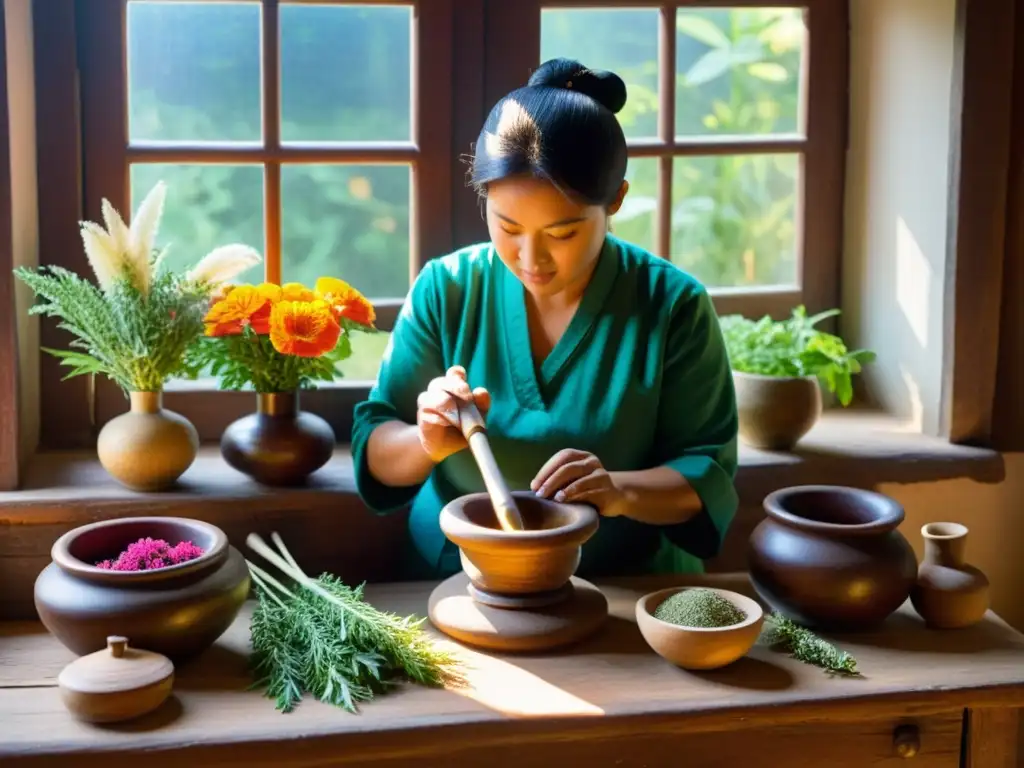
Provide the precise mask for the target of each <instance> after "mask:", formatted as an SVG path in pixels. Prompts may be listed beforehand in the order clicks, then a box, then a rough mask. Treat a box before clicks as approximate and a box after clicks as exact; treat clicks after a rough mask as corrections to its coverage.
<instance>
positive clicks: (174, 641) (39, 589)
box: [35, 517, 250, 661]
mask: <svg viewBox="0 0 1024 768" xmlns="http://www.w3.org/2000/svg"><path fill="white" fill-rule="evenodd" d="M147 536H148V537H152V538H154V539H164V540H166V541H167V542H168V543H169V544H172V545H173V544H178V543H180V542H182V541H192V542H193V543H194V544H196V546H198V547H201V548H202V549H203V550H204V554H203V555H202V556H200V557H198V558H196V559H195V560H191V561H189V562H187V563H182V564H180V565H173V566H169V567H167V568H159V569H155V570H151V571H134V572H129V571H110V570H105V569H103V568H97V567H96V566H95V565H93V563H96V562H99V561H100V560H104V559H107V558H113V557H116V556H117V555H118V554H119V553H120V552H121V551H122V550H124V549H125V547H127V546H128V545H129V544H131V543H132V542H134V541H137V540H138V539H140V538H145V537H147ZM50 554H51V557H52V559H53V562H52V563H50V565H48V566H46V568H44V569H43V571H42V573H40V574H39V576H38V578H37V579H36V583H35V605H36V610H37V611H38V613H39V618H40V620H41V621H42V622H43V624H44V625H45V626H46V628H47V629H48V630H49V631H50V632H51V633H52V634H53V635H54V636H55V637H56V638H57V639H58V640H60V642H61V643H63V644H64V645H65V646H67V648H69V649H70V650H72V651H74V652H75V653H77V654H79V655H85V654H88V653H92V652H94V651H98V650H101V649H102V648H105V647H106V644H107V637H109V636H111V635H120V636H123V637H127V638H128V640H129V642H130V643H131V645H132V647H134V648H139V649H143V650H148V651H154V652H156V653H162V654H164V655H165V656H168V657H170V658H171V659H172V660H178V661H180V660H184V659H187V658H189V657H191V656H194V655H196V654H198V653H200V652H201V651H203V650H205V649H206V648H208V647H209V646H210V645H212V644H213V643H214V642H215V641H216V640H217V638H218V637H220V636H221V635H222V634H223V633H224V631H225V630H226V629H227V628H228V627H229V626H231V623H232V622H233V621H234V620H235V617H236V616H237V615H238V612H239V610H240V609H241V607H242V604H243V603H244V602H245V599H246V597H247V596H248V594H249V583H250V582H249V569H248V568H247V566H246V564H245V560H244V558H243V557H242V555H241V553H240V552H239V551H238V550H237V549H235V548H234V547H232V546H230V545H229V544H228V540H227V537H226V536H225V535H224V532H223V531H221V530H220V529H219V528H217V527H216V526H213V525H210V524H209V523H204V522H201V521H199V520H188V519H185V518H176V517H131V518H122V519H119V520H105V521H103V522H99V523H91V524H89V525H84V526H81V527H80V528H75V529H74V530H72V531H69V532H68V533H66V534H64V535H63V536H61V537H60V538H59V539H57V541H56V542H55V543H54V545H53V548H52V550H51V553H50Z"/></svg>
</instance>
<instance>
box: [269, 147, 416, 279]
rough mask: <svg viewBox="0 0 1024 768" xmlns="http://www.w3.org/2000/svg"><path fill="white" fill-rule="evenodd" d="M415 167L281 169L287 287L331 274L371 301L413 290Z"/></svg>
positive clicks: (284, 271) (307, 167) (376, 166)
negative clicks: (411, 202) (411, 203)
mask: <svg viewBox="0 0 1024 768" xmlns="http://www.w3.org/2000/svg"><path fill="white" fill-rule="evenodd" d="M409 190H410V169H409V167H408V166H405V165H286V166H284V167H283V168H282V169H281V207H282V216H281V261H282V264H281V272H282V276H283V279H284V281H285V282H289V281H294V282H301V283H306V284H307V285H309V284H312V283H314V282H316V279H317V278H318V277H320V276H321V275H330V276H333V277H338V278H341V279H342V280H345V281H346V282H349V283H351V284H352V285H353V286H354V287H355V288H357V289H358V290H359V291H361V292H362V293H363V294H365V295H366V296H367V297H368V298H370V299H387V298H402V297H404V296H405V294H406V293H407V292H408V291H409V199H410V192H409Z"/></svg>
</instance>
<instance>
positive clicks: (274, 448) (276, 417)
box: [220, 392, 335, 486]
mask: <svg viewBox="0 0 1024 768" xmlns="http://www.w3.org/2000/svg"><path fill="white" fill-rule="evenodd" d="M334 446H335V438H334V430H332V429H331V425H330V424H328V423H327V422H326V421H324V420H323V419H322V418H320V417H319V416H317V415H316V414H313V413H308V412H305V411H303V410H301V409H300V407H299V394H298V393H297V392H275V393H266V394H264V393H261V394H258V395H257V396H256V413H253V414H250V415H248V416H245V417H243V418H241V419H239V420H238V421H235V422H233V423H232V424H230V425H229V426H228V428H227V429H226V430H225V431H224V435H223V436H222V437H221V441H220V450H221V454H222V455H223V456H224V460H225V461H227V463H228V464H230V465H231V466H232V467H234V468H235V469H237V470H238V471H239V472H244V473H245V474H247V475H249V476H250V477H251V478H253V479H254V480H255V481H256V482H258V483H262V484H263V485H272V486H287V485H298V484H301V483H303V482H305V481H306V480H307V479H308V477H309V476H310V475H311V474H313V473H314V472H316V471H317V470H318V469H320V468H321V467H323V466H324V465H325V464H326V463H327V462H328V461H329V460H330V458H331V456H332V455H333V453H334Z"/></svg>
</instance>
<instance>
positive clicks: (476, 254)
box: [352, 235, 737, 578]
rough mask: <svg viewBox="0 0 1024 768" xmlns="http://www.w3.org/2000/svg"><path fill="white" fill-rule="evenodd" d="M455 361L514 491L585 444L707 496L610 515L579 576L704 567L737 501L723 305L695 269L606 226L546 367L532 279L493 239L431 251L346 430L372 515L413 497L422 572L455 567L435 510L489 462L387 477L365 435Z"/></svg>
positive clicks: (468, 459)
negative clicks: (666, 514) (687, 516)
mask: <svg viewBox="0 0 1024 768" xmlns="http://www.w3.org/2000/svg"><path fill="white" fill-rule="evenodd" d="M453 365H462V366H464V367H465V369H466V372H467V375H468V376H467V377H468V380H469V384H470V386H471V387H486V388H487V389H488V390H489V391H490V393H491V399H492V405H491V410H490V413H489V414H488V417H487V430H488V435H489V437H490V442H491V446H492V448H493V450H494V455H495V458H496V460H497V462H498V466H499V467H500V468H501V470H502V473H503V474H504V476H505V479H506V481H507V482H508V484H509V486H510V487H511V488H512V489H514V490H516V489H522V490H526V489H529V487H530V482H531V481H532V480H533V478H534V476H535V475H536V473H537V472H538V471H539V470H540V468H541V467H542V466H543V464H544V463H545V462H546V461H547V460H548V459H549V458H550V457H551V456H552V455H553V454H555V453H556V452H558V451H560V450H562V449H564V448H576V449H579V450H584V451H589V452H592V453H594V454H595V455H596V456H597V457H598V458H599V459H600V460H601V462H602V464H603V465H604V467H605V468H606V469H607V470H608V471H612V472H614V471H630V470H642V469H648V468H652V467H656V466H662V465H664V466H669V467H671V468H673V469H674V470H676V471H677V472H679V473H680V474H681V475H682V476H683V477H685V478H686V480H687V481H688V482H689V484H690V485H691V486H692V487H693V488H694V490H695V491H696V492H697V494H698V495H699V497H700V499H701V501H702V502H703V510H702V511H701V512H700V513H699V514H698V515H697V516H695V517H694V518H692V519H691V520H689V521H687V522H685V523H681V524H676V525H668V526H656V525H650V524H645V523H641V522H637V521H635V520H632V519H630V518H626V517H607V518H602V519H601V524H600V526H599V528H598V531H597V533H596V534H595V535H594V536H593V537H592V538H591V539H590V540H589V541H588V542H587V543H586V544H585V545H584V546H583V554H582V559H581V562H580V567H579V570H578V573H579V574H580V575H581V576H584V577H586V576H591V577H593V576H601V575H615V574H629V573H643V572H656V571H676V572H678V571H698V570H702V568H703V562H702V561H703V560H704V559H706V558H709V557H712V556H713V555H715V554H716V553H717V552H718V550H719V548H720V546H721V542H722V539H723V537H724V536H725V533H726V531H727V529H728V527H729V524H730V522H731V521H732V518H733V515H734V514H735V511H736V507H737V496H736V491H735V488H734V485H733V478H734V476H735V472H736V455H737V443H736V437H737V414H736V401H735V394H734V392H733V385H732V377H731V374H730V370H729V363H728V359H727V357H726V351H725V346H724V343H723V340H722V335H721V332H720V330H719V326H718V319H717V317H716V315H715V310H714V307H713V306H712V303H711V299H710V297H709V296H708V294H707V292H706V291H705V289H704V287H703V286H702V285H701V284H700V283H699V282H697V281H696V280H695V279H694V278H693V277H691V276H690V275H688V274H686V273H685V272H683V271H682V270H680V269H679V268H678V267H676V266H674V265H673V264H671V263H670V262H668V261H666V260H664V259H660V258H658V257H656V256H654V255H652V254H650V253H648V252H647V251H645V250H644V249H642V248H639V247H637V246H635V245H632V244H630V243H627V242H624V241H622V240H620V239H618V238H616V237H613V236H611V235H609V236H608V238H607V240H606V242H605V246H604V248H603V249H602V251H601V255H600V256H599V260H598V264H597V266H596V268H595V270H594V274H593V277H592V278H591V281H590V283H589V285H588V286H587V288H586V290H585V292H584V295H583V298H582V300H581V302H580V305H579V308H578V309H577V311H576V313H575V315H574V317H573V319H572V321H571V322H570V324H569V326H568V328H567V329H566V331H565V333H564V334H563V335H562V338H561V339H560V340H559V341H558V342H557V344H555V346H554V349H553V350H552V351H551V353H550V354H549V355H548V356H547V357H546V358H545V359H544V361H543V362H542V363H541V364H540V365H539V366H537V365H535V364H534V361H533V356H532V353H531V350H530V338H529V331H528V327H527V321H526V304H525V289H524V287H523V285H522V283H521V282H520V281H519V280H518V279H517V278H516V277H515V275H514V274H512V273H511V272H510V271H509V270H508V268H506V267H505V265H504V264H503V263H502V261H501V259H500V258H499V257H498V255H497V253H496V252H495V250H494V247H493V246H492V245H491V244H490V243H485V244H480V245H474V246H471V247H468V248H464V249H462V250H459V251H457V252H455V253H452V254H450V255H448V256H444V257H441V258H438V259H435V260H433V261H431V262H430V263H429V264H427V266H426V267H425V268H424V269H423V271H422V272H421V273H420V274H419V276H418V277H417V278H416V280H415V283H414V284H413V287H412V289H411V291H410V293H409V297H408V299H407V300H406V302H405V305H404V307H403V308H402V312H401V313H400V315H399V317H398V320H397V322H396V323H395V327H394V330H393V332H392V335H391V340H390V343H389V345H388V347H387V351H386V352H385V354H384V359H383V361H382V363H381V367H380V371H379V374H378V378H377V384H376V386H375V387H374V388H373V389H372V390H371V392H370V396H369V399H368V400H366V401H364V402H362V403H360V404H359V405H358V406H356V409H355V421H354V425H353V429H352V456H353V460H354V463H355V473H356V484H357V488H358V490H359V494H360V496H361V497H362V499H363V501H364V502H365V503H366V505H367V506H369V507H370V508H371V509H372V510H374V511H376V512H378V513H389V512H393V511H397V510H400V509H403V508H405V507H406V506H407V505H410V504H411V508H410V516H409V531H410V534H411V540H412V542H411V543H412V544H413V545H414V550H415V552H418V554H419V558H421V559H422V562H421V563H419V566H418V570H417V573H416V575H417V576H422V577H424V578H427V577H430V576H436V577H443V576H446V575H449V574H452V573H456V572H458V571H459V569H460V568H461V566H460V563H459V556H458V549H457V548H456V547H455V545H453V544H452V543H451V542H449V541H448V540H447V539H446V538H445V536H444V534H443V533H442V532H441V528H440V524H439V521H438V516H439V513H440V511H441V508H442V507H443V506H444V505H445V504H447V503H448V502H449V501H451V500H453V499H455V498H456V497H458V496H461V495H463V494H466V493H475V492H480V491H484V490H485V488H484V484H483V480H482V478H481V476H480V472H479V470H478V469H477V466H476V463H475V462H474V460H473V457H472V454H471V453H470V452H469V451H468V450H464V451H461V452H459V453H457V454H455V455H453V456H450V457H449V458H448V459H446V460H445V461H443V462H441V463H440V464H439V465H438V466H437V467H435V468H434V470H433V472H432V473H431V474H430V476H429V477H428V478H427V480H426V481H425V482H424V483H423V484H422V485H419V486H411V487H401V488H396V487H389V486H385V485H384V484H382V483H380V482H379V481H377V480H376V479H375V478H374V477H373V476H372V475H371V474H370V471H369V467H368V463H367V451H366V447H367V443H368V442H369V438H370V434H371V433H372V432H373V430H374V429H375V428H376V427H377V426H378V425H380V424H382V423H384V422H386V421H389V420H393V419H399V420H401V421H404V422H406V423H408V424H415V423H416V399H417V397H418V395H419V394H420V393H421V392H422V391H424V390H425V389H426V388H427V384H428V383H429V382H430V380H431V379H433V378H435V377H437V376H442V375H443V374H444V372H445V371H446V370H447V369H448V368H449V367H450V366H453ZM424 566H425V567H424Z"/></svg>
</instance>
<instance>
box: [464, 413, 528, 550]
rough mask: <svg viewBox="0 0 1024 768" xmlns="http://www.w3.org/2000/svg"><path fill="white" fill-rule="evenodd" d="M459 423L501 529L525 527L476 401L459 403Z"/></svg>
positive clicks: (510, 529) (519, 529) (515, 529)
mask: <svg viewBox="0 0 1024 768" xmlns="http://www.w3.org/2000/svg"><path fill="white" fill-rule="evenodd" d="M459 426H460V427H461V428H462V434H463V435H464V436H465V438H466V442H468V443H469V450H470V451H472V452H473V458H474V459H476V463H477V466H478V467H480V474H481V475H483V478H484V485H485V486H486V487H487V493H488V494H490V497H491V505H492V506H493V507H494V514H495V516H497V518H498V524H499V525H500V526H501V528H502V530H504V531H521V530H523V529H524V528H525V526H524V525H523V518H522V516H521V515H520V514H519V507H518V506H516V500H515V499H514V498H512V493H511V492H510V491H509V489H508V485H507V484H506V483H505V478H504V477H502V474H501V470H500V469H498V462H497V461H495V460H494V453H493V452H492V451H491V443H490V441H489V440H488V439H487V428H486V427H485V426H484V419H483V416H481V415H480V411H479V409H478V408H477V407H476V405H475V404H473V403H469V404H465V405H460V406H459Z"/></svg>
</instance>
